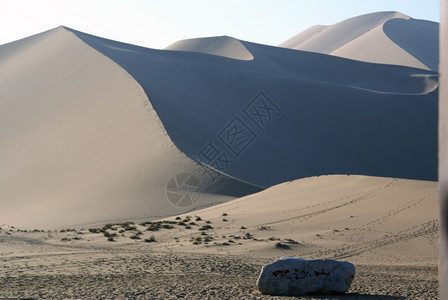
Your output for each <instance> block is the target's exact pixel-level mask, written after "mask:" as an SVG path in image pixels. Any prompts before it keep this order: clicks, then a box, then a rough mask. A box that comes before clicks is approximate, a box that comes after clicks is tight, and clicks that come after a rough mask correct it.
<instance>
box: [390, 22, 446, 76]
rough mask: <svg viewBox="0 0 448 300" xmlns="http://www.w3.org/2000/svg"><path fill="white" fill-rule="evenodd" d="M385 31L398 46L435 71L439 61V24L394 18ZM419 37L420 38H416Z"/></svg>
mask: <svg viewBox="0 0 448 300" xmlns="http://www.w3.org/2000/svg"><path fill="white" fill-rule="evenodd" d="M383 30H384V33H385V34H386V35H387V36H388V37H389V38H390V39H391V40H392V41H393V42H394V43H395V44H397V45H398V46H400V47H401V48H402V49H404V50H405V51H407V52H408V53H409V54H411V55H412V56H413V57H415V58H416V59H418V60H419V61H420V62H422V63H423V64H424V65H425V66H427V67H428V68H429V69H431V70H433V71H437V70H438V63H439V47H438V45H439V24H438V23H435V22H431V21H426V20H415V19H409V20H405V19H392V20H389V21H387V22H386V23H384V26H383ZM416 37H418V38H416Z"/></svg>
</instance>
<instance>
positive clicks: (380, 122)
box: [0, 27, 437, 228]
mask: <svg viewBox="0 0 448 300" xmlns="http://www.w3.org/2000/svg"><path fill="white" fill-rule="evenodd" d="M199 41H200V42H199V43H198V40H196V41H190V42H187V43H185V42H181V43H180V44H179V47H180V46H182V45H184V46H185V45H189V47H190V50H191V51H193V50H194V51H199V50H200V48H201V47H203V48H204V49H206V50H207V51H209V52H210V51H211V50H210V49H212V50H213V51H215V50H216V51H218V50H219V47H220V46H222V45H228V46H229V47H230V48H229V49H230V50H232V49H237V50H238V49H240V50H241V49H242V48H241V47H243V48H244V49H245V50H247V51H248V52H247V53H250V54H251V55H252V56H253V59H251V60H245V59H242V56H240V57H239V59H233V58H230V57H229V56H230V55H234V54H235V53H236V52H235V53H234V52H232V51H230V50H229V51H230V52H228V51H227V50H226V51H224V52H223V53H220V54H219V51H218V52H216V51H215V52H214V54H219V55H209V54H205V53H198V52H191V51H176V50H170V51H167V50H153V49H147V48H142V47H137V46H133V45H129V44H124V43H120V42H116V41H111V40H107V39H103V38H99V37H96V36H92V35H88V34H85V33H82V32H79V31H76V30H73V29H69V28H65V27H58V28H56V29H53V30H50V31H48V32H45V33H42V34H39V35H36V36H33V37H30V38H26V39H23V40H20V41H17V42H14V43H10V44H7V45H2V46H0V72H1V74H7V76H2V77H1V79H0V99H1V101H0V114H1V116H0V165H2V168H1V169H0V199H1V200H0V201H1V203H0V204H1V207H2V209H1V211H0V219H1V220H3V222H5V223H10V224H15V225H18V226H29V227H31V226H33V227H34V226H38V227H41V228H48V227H52V226H57V227H59V226H64V227H66V226H73V225H76V224H86V223H101V222H104V221H114V220H119V219H140V218H146V219H148V218H157V217H162V216H168V215H175V214H179V213H182V212H185V211H190V210H191V209H195V208H199V207H203V206H208V205H211V204H214V203H219V202H223V201H227V200H230V199H233V198H234V197H238V196H242V195H248V194H251V193H253V192H256V191H260V190H261V189H263V188H266V187H270V186H273V185H275V184H278V183H281V182H285V181H289V180H293V179H297V178H305V177H310V176H316V175H323V174H363V175H373V176H386V177H400V178H410V179H423V180H435V179H436V177H437V74H436V73H434V72H431V71H425V70H421V69H414V68H406V67H400V66H388V65H379V64H370V63H364V62H358V61H353V60H347V59H343V58H338V57H334V56H329V55H323V54H318V53H310V52H303V51H295V50H290V49H283V48H278V47H270V46H265V45H259V44H254V43H250V42H245V41H237V40H234V39H231V38H227V37H225V38H219V39H217V40H214V39H213V38H212V39H210V38H208V39H203V40H199ZM204 45H205V46H204ZM207 45H215V46H216V45H218V46H219V47H218V46H216V47H215V48H213V47H214V46H213V47H211V48H207V47H208V46H207ZM235 47H236V48H235ZM187 48H188V47H187ZM184 49H186V48H184ZM204 51H205V50H204ZM213 51H211V52H210V53H212V52H213ZM237 52H238V53H240V52H239V51H237ZM243 52H244V51H243ZM232 53H233V54H232ZM245 53H246V52H245ZM247 53H246V54H247ZM240 54H241V53H240ZM222 55H228V57H222ZM246 59H247V57H246ZM237 133H238V135H237ZM191 175H192V176H191ZM179 189H180V190H179Z"/></svg>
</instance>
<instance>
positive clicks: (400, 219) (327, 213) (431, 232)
mask: <svg viewBox="0 0 448 300" xmlns="http://www.w3.org/2000/svg"><path fill="white" fill-rule="evenodd" d="M437 206H438V192H437V183H436V182H429V181H415V180H404V179H394V178H380V177H367V176H356V175H351V176H347V175H331V176H320V177H311V178H305V179H300V180H295V181H292V182H287V183H283V184H279V185H276V186H273V187H271V188H269V189H267V190H265V191H262V192H259V193H257V194H253V195H249V196H246V197H242V198H239V199H236V200H232V201H230V202H227V203H224V204H220V205H217V206H214V207H210V208H207V209H203V210H200V211H196V212H195V213H194V214H195V215H198V216H201V217H202V218H203V219H205V220H210V221H211V222H212V224H213V226H214V228H215V230H213V234H214V236H215V237H216V239H218V240H217V241H218V242H219V240H222V237H221V235H226V236H227V237H229V236H230V235H232V234H233V235H239V236H244V234H245V233H247V232H249V233H251V234H252V235H253V236H254V237H255V238H256V239H259V240H262V241H257V240H254V239H250V240H243V241H241V242H242V243H243V245H235V246H233V247H230V248H218V249H221V250H222V251H230V252H231V253H235V254H243V253H248V252H250V253H251V255H253V256H262V257H263V256H275V255H280V253H279V250H278V249H276V248H275V247H273V245H274V244H275V243H276V242H279V241H280V242H283V243H284V244H285V245H286V247H285V248H286V249H287V250H285V251H283V254H285V255H292V256H301V257H307V258H339V259H349V260H350V261H352V262H356V263H362V264H393V265H397V264H412V265H428V264H437V259H438V254H437V253H438V221H437V220H438V215H437ZM223 214H226V216H225V217H223ZM224 218H225V219H227V221H226V222H224V221H223V219H224ZM242 226H244V227H245V228H246V229H241V227H242ZM262 228H266V229H265V230H260V229H262ZM156 235H157V234H156ZM172 236H177V237H178V238H180V233H179V232H176V231H174V232H173V233H172ZM187 237H189V236H188V235H185V238H187ZM271 237H275V238H278V240H277V241H276V240H271V241H270V240H269V238H271ZM160 239H163V238H162V237H160ZM230 239H231V238H230ZM288 239H292V240H294V241H296V242H297V243H291V242H288ZM169 241H170V235H168V236H166V242H169ZM224 241H225V239H224ZM235 241H236V242H240V240H235ZM173 245H175V243H173ZM189 249H194V247H193V248H189ZM203 251H206V252H210V253H213V251H216V250H214V248H213V247H212V248H211V249H208V248H204V250H203ZM218 251H219V250H218Z"/></svg>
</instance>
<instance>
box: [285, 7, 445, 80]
mask: <svg viewBox="0 0 448 300" xmlns="http://www.w3.org/2000/svg"><path fill="white" fill-rule="evenodd" d="M438 34H439V31H438V23H435V22H431V21H425V20H416V19H412V18H410V17H409V16H406V15H404V14H401V13H398V12H377V13H372V14H367V15H362V16H358V17H354V18H350V19H347V20H344V21H341V22H339V23H337V24H334V25H330V26H313V27H311V28H309V29H307V30H305V31H303V32H301V33H299V34H298V35H296V36H294V37H292V38H291V39H289V40H287V41H285V42H283V43H281V44H280V45H279V46H280V47H286V48H291V49H296V50H304V51H311V52H318V53H324V54H331V55H335V56H340V57H345V58H350V59H356V60H361V61H367V62H373V63H383V64H394V65H402V66H410V67H415V68H421V69H426V70H433V71H437V70H438Z"/></svg>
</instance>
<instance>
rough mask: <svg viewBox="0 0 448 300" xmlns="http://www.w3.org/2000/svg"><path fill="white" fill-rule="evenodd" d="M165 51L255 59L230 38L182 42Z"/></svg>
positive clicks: (222, 37)
mask: <svg viewBox="0 0 448 300" xmlns="http://www.w3.org/2000/svg"><path fill="white" fill-rule="evenodd" d="M165 50H175V51H190V52H199V53H206V54H212V55H218V56H223V57H228V58H234V59H240V60H252V59H253V58H254V57H253V56H252V54H251V53H250V52H249V50H247V48H246V47H244V45H243V44H242V43H241V42H240V41H239V40H237V39H235V38H233V37H229V36H216V37H208V38H196V39H188V40H181V41H177V42H175V43H173V44H171V45H169V46H168V47H166V48H165Z"/></svg>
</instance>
